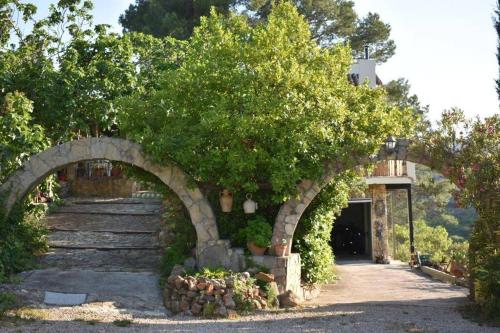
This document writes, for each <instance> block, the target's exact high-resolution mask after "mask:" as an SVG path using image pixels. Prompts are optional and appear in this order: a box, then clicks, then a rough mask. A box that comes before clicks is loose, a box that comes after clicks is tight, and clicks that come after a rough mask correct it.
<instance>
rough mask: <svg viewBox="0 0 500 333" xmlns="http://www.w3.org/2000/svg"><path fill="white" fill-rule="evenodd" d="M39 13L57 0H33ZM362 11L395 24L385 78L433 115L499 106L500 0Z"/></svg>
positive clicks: (484, 111)
mask: <svg viewBox="0 0 500 333" xmlns="http://www.w3.org/2000/svg"><path fill="white" fill-rule="evenodd" d="M31 2H33V3H34V4H35V5H36V6H37V7H38V12H39V15H41V16H43V15H45V14H46V13H47V9H48V5H49V4H50V3H54V2H55V1H53V0H34V1H31ZM133 2H134V1H129V0H94V17H95V22H96V23H107V24H110V25H112V26H113V30H115V31H117V32H119V31H121V27H120V25H119V24H118V17H119V16H120V14H121V13H123V12H124V11H125V9H126V8H128V6H129V5H130V4H131V3H133ZM354 2H355V6H356V7H355V8H356V11H357V12H358V13H359V14H360V15H361V16H364V15H366V14H367V13H368V12H376V13H379V14H380V16H381V18H382V20H383V21H384V22H387V23H389V24H390V25H391V27H392V33H391V38H392V39H394V41H395V42H396V46H397V48H396V55H395V56H393V57H392V58H391V59H389V61H388V62H387V63H385V64H382V65H380V66H379V67H378V68H377V72H378V76H379V77H380V78H381V79H382V81H383V82H388V81H390V80H393V79H398V78H400V77H403V78H406V79H408V80H409V82H410V84H411V87H412V89H411V92H412V93H414V94H417V95H418V97H419V99H420V100H421V102H422V103H423V104H424V105H427V104H428V105H429V106H430V112H429V116H430V118H431V119H433V120H437V119H438V118H439V117H440V114H441V112H442V111H443V110H444V109H449V108H451V107H459V108H461V109H463V110H464V112H465V113H466V115H468V116H470V117H474V116H477V115H479V116H480V117H486V116H488V115H492V114H494V113H498V111H499V102H498V97H497V95H496V91H495V79H496V78H497V77H498V74H499V69H498V65H497V62H496V43H497V35H496V32H495V30H494V28H493V13H494V9H495V4H496V0H418V1H410V0H354Z"/></svg>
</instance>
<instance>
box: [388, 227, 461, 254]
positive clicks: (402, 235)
mask: <svg viewBox="0 0 500 333" xmlns="http://www.w3.org/2000/svg"><path fill="white" fill-rule="evenodd" d="M413 225H414V228H415V249H416V250H417V251H419V252H420V253H421V254H430V255H431V260H432V261H433V262H436V263H439V262H447V261H449V260H450V258H451V257H450V251H449V250H450V246H451V245H452V243H453V241H452V240H451V238H450V237H449V236H448V232H447V231H446V229H445V228H444V227H442V226H437V227H431V226H428V225H427V224H426V223H425V221H424V220H416V221H414V222H413ZM394 231H395V237H396V241H397V242H398V243H399V244H401V246H398V248H397V250H396V256H395V257H396V259H398V260H402V261H408V260H409V259H410V252H409V249H410V239H409V237H410V236H409V235H410V232H409V230H408V225H406V224H404V225H401V224H395V225H394Z"/></svg>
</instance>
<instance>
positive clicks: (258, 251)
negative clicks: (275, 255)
mask: <svg viewBox="0 0 500 333" xmlns="http://www.w3.org/2000/svg"><path fill="white" fill-rule="evenodd" d="M247 247H248V250H249V251H250V253H251V254H253V255H254V256H262V255H264V252H266V250H267V248H265V247H258V246H257V245H255V244H254V243H252V242H248V243H247Z"/></svg>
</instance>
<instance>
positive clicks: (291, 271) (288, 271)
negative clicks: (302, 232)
mask: <svg viewBox="0 0 500 333" xmlns="http://www.w3.org/2000/svg"><path fill="white" fill-rule="evenodd" d="M252 260H253V262H255V263H257V264H259V265H262V266H264V267H266V268H268V269H269V271H270V272H271V274H274V278H275V281H276V284H277V285H278V290H279V292H280V294H282V293H284V292H285V291H287V290H291V291H293V292H294V293H295V295H297V296H298V297H299V298H302V297H303V292H302V287H301V285H300V255H299V254H298V253H290V254H289V255H288V256H285V257H275V256H252Z"/></svg>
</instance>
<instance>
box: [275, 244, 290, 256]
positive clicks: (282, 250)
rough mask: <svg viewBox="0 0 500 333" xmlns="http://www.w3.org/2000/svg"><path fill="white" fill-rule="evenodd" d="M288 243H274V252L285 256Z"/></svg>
mask: <svg viewBox="0 0 500 333" xmlns="http://www.w3.org/2000/svg"><path fill="white" fill-rule="evenodd" d="M287 247H288V245H274V253H275V254H276V257H284V256H285V255H286V249H287Z"/></svg>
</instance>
